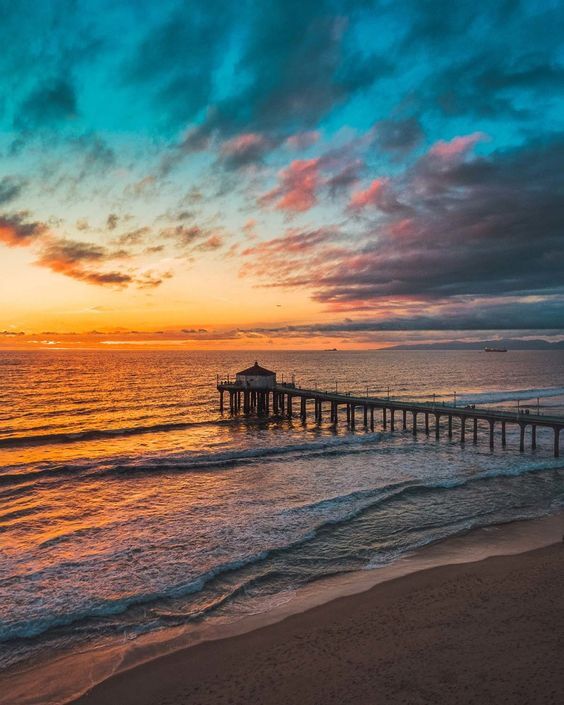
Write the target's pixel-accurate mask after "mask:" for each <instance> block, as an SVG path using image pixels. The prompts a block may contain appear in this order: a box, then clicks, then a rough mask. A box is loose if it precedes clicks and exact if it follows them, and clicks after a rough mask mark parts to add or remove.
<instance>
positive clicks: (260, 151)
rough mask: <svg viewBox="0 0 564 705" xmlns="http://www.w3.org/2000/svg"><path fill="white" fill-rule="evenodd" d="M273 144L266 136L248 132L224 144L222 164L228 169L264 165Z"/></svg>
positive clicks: (221, 157)
mask: <svg viewBox="0 0 564 705" xmlns="http://www.w3.org/2000/svg"><path fill="white" fill-rule="evenodd" d="M272 147H273V142H272V141H271V140H269V139H267V138H266V137H265V136H264V135H261V134H258V133H255V132H247V133H243V134H240V135H237V136H236V137H232V138H231V139H229V140H226V141H225V142H223V144H222V145H221V147H220V150H219V159H220V163H221V164H222V165H223V166H224V167H225V168H227V169H240V168H241V167H245V166H249V165H251V164H260V163H262V161H263V159H264V157H265V155H266V154H267V153H268V152H269V151H270V150H271V149H272Z"/></svg>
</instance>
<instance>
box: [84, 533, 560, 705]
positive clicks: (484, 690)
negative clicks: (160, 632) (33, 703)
mask: <svg viewBox="0 0 564 705" xmlns="http://www.w3.org/2000/svg"><path fill="white" fill-rule="evenodd" d="M563 664H564V544H563V543H558V544H554V545H551V546H548V547H545V548H541V549H538V550H535V551H530V552H528V553H522V554H518V555H510V556H496V557H493V558H487V559H485V560H482V561H479V562H476V563H464V564H460V565H447V566H440V567H437V568H432V569H429V570H425V571H421V572H417V573H413V574H411V575H407V576H404V577H401V578H398V579H395V580H391V581H389V582H385V583H382V584H379V585H376V586H375V587H373V588H372V589H370V590H368V591H366V592H363V593H359V594H356V595H350V596H347V597H342V598H339V599H336V600H333V601H332V602H329V603H327V604H324V605H321V606H319V607H315V608H313V609H310V610H308V611H306V612H304V613H301V614H296V615H293V616H291V617H288V618H287V619H285V620H284V621H282V622H279V623H276V624H273V625H270V626H267V627H264V628H262V629H257V630H255V631H252V632H249V633H246V634H242V635H239V636H234V637H231V638H227V639H222V640H218V641H210V642H205V643H202V644H198V645H197V646H193V647H191V648H187V649H184V650H181V651H177V652H175V653H171V654H169V655H167V656H163V657H161V658H158V659H155V660H153V661H149V662H147V663H145V664H143V665H140V666H137V667H135V668H133V669H131V670H129V671H125V672H122V673H119V674H117V675H115V676H113V677H111V678H109V679H108V680H106V681H104V682H103V683H100V684H99V685H97V686H96V687H94V688H93V689H92V690H91V691H90V692H89V693H87V694H85V695H84V696H82V697H81V698H79V699H78V700H75V701H74V703H76V705H200V704H201V705H219V704H224V703H225V704H226V705H227V704H229V705H243V704H245V705H247V704H249V705H250V704H252V705H260V704H263V705H290V704H291V705H293V704H294V703H295V704H296V705H297V704H303V705H333V703H334V704H335V705H337V704H346V703H350V704H352V703H354V704H355V705H364V704H369V703H370V704H372V703H374V704H380V703H381V704H382V705H396V704H397V705H399V704H400V703H401V704H402V705H419V704H423V703H425V704H429V705H431V704H433V705H441V704H446V703H448V704H449V705H450V704H453V705H454V704H456V705H466V704H468V705H470V703H472V704H474V705H497V704H498V703H499V704H502V703H503V704H508V705H509V704H511V705H537V704H538V705H551V704H553V703H554V705H556V704H558V705H561V703H563V702H564V665H563Z"/></svg>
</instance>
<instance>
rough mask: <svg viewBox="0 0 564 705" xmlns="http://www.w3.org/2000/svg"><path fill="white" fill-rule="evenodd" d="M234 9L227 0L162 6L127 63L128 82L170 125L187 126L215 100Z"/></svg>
mask: <svg viewBox="0 0 564 705" xmlns="http://www.w3.org/2000/svg"><path fill="white" fill-rule="evenodd" d="M234 10H235V8H234V6H233V5H232V4H230V3H228V2H223V1H222V0H208V2H206V3H201V2H191V1H190V0H188V2H182V3H178V4H177V5H176V6H175V7H174V8H173V9H172V11H168V12H166V11H165V10H163V11H162V13H160V14H161V15H162V16H163V19H162V21H161V22H159V23H158V24H157V25H156V26H154V25H153V26H150V27H149V28H148V30H147V32H146V36H145V37H144V38H143V40H142V41H141V42H140V43H138V45H137V46H136V47H135V50H134V53H133V55H132V56H131V58H130V59H129V60H128V61H127V62H126V65H125V66H124V72H123V81H124V83H125V84H127V85H132V86H134V87H135V88H136V89H137V90H138V89H141V90H142V93H143V95H149V96H150V97H151V99H152V100H151V103H152V107H153V108H154V109H156V110H157V111H158V114H159V117H160V118H162V119H164V120H165V122H166V123H167V124H168V125H169V126H172V127H177V126H178V125H186V124H187V123H188V122H190V121H192V120H193V119H194V118H195V117H196V116H197V115H198V113H199V112H200V111H202V110H203V108H205V106H206V105H207V104H208V103H209V102H210V100H211V98H212V95H213V88H214V72H215V71H216V70H217V68H218V67H219V65H220V64H221V61H222V59H223V57H224V52H225V47H226V44H227V39H226V37H227V33H228V30H229V28H230V26H231V20H232V17H233V13H234Z"/></svg>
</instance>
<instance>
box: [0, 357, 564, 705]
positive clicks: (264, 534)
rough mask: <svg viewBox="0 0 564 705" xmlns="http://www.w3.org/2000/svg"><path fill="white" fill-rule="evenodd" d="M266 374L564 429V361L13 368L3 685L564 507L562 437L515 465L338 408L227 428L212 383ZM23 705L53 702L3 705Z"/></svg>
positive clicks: (67, 360) (194, 361) (542, 441)
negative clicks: (41, 666)
mask: <svg viewBox="0 0 564 705" xmlns="http://www.w3.org/2000/svg"><path fill="white" fill-rule="evenodd" d="M255 358H257V359H258V361H259V363H260V364H261V365H263V366H265V367H268V368H270V369H272V370H275V371H276V372H277V373H278V375H279V378H280V377H281V375H282V374H284V376H285V379H290V378H291V377H292V375H294V376H295V380H296V383H297V384H298V385H300V386H304V387H317V388H319V389H334V388H335V384H337V385H338V389H339V391H349V390H350V391H352V392H355V393H362V394H370V395H374V396H378V395H380V396H386V395H387V394H388V393H389V394H390V396H391V397H392V398H397V399H402V400H406V399H414V400H415V399H417V400H422V401H429V400H430V399H432V398H433V395H435V399H436V401H437V402H439V403H440V402H441V401H447V402H448V403H451V402H452V401H453V398H454V393H455V392H456V397H457V403H458V404H468V403H472V404H476V405H477V406H480V405H484V406H496V407H499V408H511V409H515V408H516V406H517V403H518V402H519V404H521V405H522V406H523V407H527V406H529V407H530V408H531V409H532V410H535V411H536V410H537V408H538V409H539V410H540V412H541V413H546V414H564V386H563V385H564V352H563V351H509V352H508V353H505V354H486V353H483V352H481V351H394V350H383V351H369V352H367V351H363V352H344V351H343V352H274V351H267V352H261V353H246V352H202V351H199V352H181V351H159V352H153V351H139V352H138V351H102V352H100V351H66V350H52V351H42V352H12V351H3V352H0V376H1V386H0V402H1V403H0V678H1V673H2V672H4V673H5V674H6V673H8V674H14V673H15V674H17V673H18V672H26V671H27V670H28V669H30V668H34V667H35V666H36V665H37V664H38V663H47V662H49V660H53V659H57V658H61V657H62V656H63V655H64V654H68V653H73V652H80V653H81V654H89V653H92V654H93V653H99V652H100V651H101V650H103V649H106V648H110V647H113V646H115V645H116V644H124V643H134V642H135V640H137V639H139V638H140V637H142V636H146V635H148V634H149V635H150V634H155V635H164V634H166V633H167V630H171V629H178V628H183V627H187V626H189V625H200V626H201V625H202V624H205V623H206V622H207V621H209V620H214V621H215V623H231V622H234V621H237V620H241V619H242V618H244V617H246V616H248V615H254V614H259V613H265V612H268V611H269V610H272V609H273V608H275V607H276V606H279V605H281V604H284V603H285V602H287V601H289V600H291V599H292V598H293V596H294V595H295V594H296V592H297V591H299V590H300V589H302V588H303V587H304V586H312V585H314V584H315V581H318V580H320V579H322V578H327V577H331V576H336V575H342V574H344V573H347V572H352V571H365V570H378V569H380V568H381V567H383V566H387V565H390V564H391V563H393V562H394V561H396V560H397V559H398V558H400V557H402V556H405V555H408V554H411V553H413V552H416V551H417V550H418V549H420V548H422V547H424V546H428V545H430V544H433V543H436V542H440V541H442V540H444V539H447V538H449V537H452V536H459V535H461V534H464V533H466V532H469V531H471V530H472V529H475V528H478V527H487V526H497V525H500V524H506V523H508V522H513V521H516V520H520V519H528V518H534V517H541V516H544V515H548V514H551V513H555V512H557V511H558V510H559V509H561V508H562V506H563V505H564V461H563V460H562V459H555V458H553V456H552V432H551V431H544V430H542V429H541V430H539V432H538V436H537V442H538V447H537V450H536V451H534V452H533V451H531V450H530V448H529V447H528V448H527V452H526V453H523V454H520V453H519V451H518V438H517V435H518V434H517V432H516V429H514V428H512V427H511V426H508V437H507V448H506V449H505V450H503V449H502V448H501V443H500V440H499V438H497V439H496V448H495V450H494V451H493V452H492V451H490V449H489V444H488V438H487V432H486V428H485V427H484V428H483V429H480V438H479V441H478V443H477V444H476V445H474V444H473V443H472V442H468V436H467V442H466V444H465V445H464V447H462V446H461V445H460V443H459V442H458V440H457V429H456V427H455V432H454V437H453V439H452V440H449V439H448V438H447V436H446V432H442V434H441V439H440V440H439V441H436V440H435V438H434V433H433V432H432V433H431V435H430V436H426V435H425V434H424V433H423V432H422V431H421V430H420V432H419V434H418V435H417V437H414V436H413V435H412V434H411V433H410V432H409V431H407V432H402V431H401V430H397V428H396V431H395V432H394V433H390V431H389V428H388V431H386V432H384V431H383V430H382V425H381V420H380V418H379V416H378V415H377V421H378V423H377V429H376V431H375V432H374V433H371V432H369V431H367V430H365V429H364V428H363V426H362V423H361V421H360V420H359V419H357V427H356V430H355V431H354V432H351V431H350V430H349V429H348V428H347V426H346V422H345V419H344V418H343V419H341V421H340V423H339V425H338V427H337V428H336V429H333V428H332V427H331V426H330V425H329V419H328V416H329V410H328V407H327V408H326V409H325V412H324V414H325V419H324V421H323V423H322V424H321V425H316V424H315V423H314V421H313V418H311V417H309V418H308V419H307V421H306V423H305V424H303V423H302V422H301V420H300V419H299V418H294V419H292V420H288V419H274V418H270V419H266V420H264V419H263V420H257V419H245V418H244V417H235V418H232V417H230V415H229V413H228V412H227V413H224V414H223V415H222V414H220V412H219V399H218V392H217V390H216V376H217V375H218V374H219V375H220V376H222V377H223V376H225V375H227V374H231V375H233V374H234V373H235V372H237V371H238V370H239V369H243V368H245V367H248V366H249V365H250V364H252V363H253V362H254V360H255ZM311 411H312V410H311ZM528 446H530V443H529V439H528ZM61 697H62V696H61ZM19 702H22V703H23V702H26V703H46V702H49V703H55V702H57V698H56V697H55V696H53V695H52V694H51V695H49V697H47V696H46V695H45V696H43V695H42V694H41V693H28V694H27V697H26V698H21V697H20V696H19V695H18V697H16V696H15V695H14V696H13V697H12V699H11V700H10V694H9V693H6V691H4V692H3V693H2V694H0V703H3V704H4V703H6V704H7V703H10V705H17V703H19Z"/></svg>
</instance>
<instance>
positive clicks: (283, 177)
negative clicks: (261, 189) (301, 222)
mask: <svg viewBox="0 0 564 705" xmlns="http://www.w3.org/2000/svg"><path fill="white" fill-rule="evenodd" d="M278 176H279V180H280V185H279V186H276V187H275V188H273V189H271V190H270V191H268V193H265V194H264V195H263V196H261V198H260V203H261V205H263V206H269V205H273V206H274V207H275V208H277V209H278V210H283V211H288V212H293V213H301V212H303V211H307V210H309V209H310V208H313V206H314V205H315V204H316V202H317V197H316V191H317V188H318V186H319V159H296V160H294V161H293V162H291V164H290V165H289V166H288V167H286V168H285V169H283V170H282V171H281V172H280V173H279V175H278Z"/></svg>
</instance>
